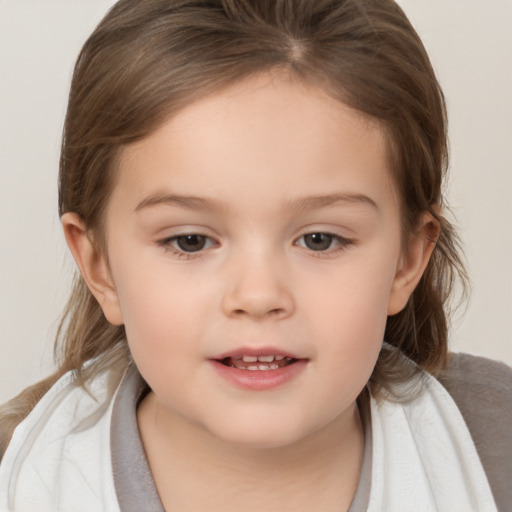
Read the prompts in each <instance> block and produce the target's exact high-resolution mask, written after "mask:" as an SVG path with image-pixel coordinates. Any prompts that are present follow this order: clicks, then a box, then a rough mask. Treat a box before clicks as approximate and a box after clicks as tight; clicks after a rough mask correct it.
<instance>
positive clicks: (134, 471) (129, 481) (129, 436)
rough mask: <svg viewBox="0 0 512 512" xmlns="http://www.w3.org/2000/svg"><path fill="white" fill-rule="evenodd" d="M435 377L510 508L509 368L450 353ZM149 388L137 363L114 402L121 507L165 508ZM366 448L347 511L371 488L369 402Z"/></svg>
mask: <svg viewBox="0 0 512 512" xmlns="http://www.w3.org/2000/svg"><path fill="white" fill-rule="evenodd" d="M439 381H440V382H441V384H443V386H444V387H445V388H446V389H447V390H448V392H449V393H450V394H451V396H452V398H453V399H454V400H455V402H456V403H457V405H458V407H459V409H460V411H461V413H462V416H463V417H464V420H465V421H466V424H467V426H468V429H469V431H470V433H471V436H472V438H473V441H474V443H475V446H476V449H477V451H478V454H479V456H480V460H481V461H482V465H483V467H484V470H485V472H486V475H487V478H488V480H489V483H490V486H491V489H492V492H493V495H494V499H495V501H496V505H497V507H498V511H499V512H510V511H512V369H511V368H509V367H508V366H506V365H505V364H503V363H500V362H497V361H491V360H489V359H485V358H482V357H476V356H471V355H469V354H451V355H450V361H449V364H448V367H447V368H446V370H445V371H444V372H443V374H442V375H441V376H439ZM147 391H148V388H147V385H146V383H145V382H144V381H143V380H142V378H141V377H140V375H139V374H138V372H137V370H136V368H135V367H132V368H131V369H130V371H129V372H128V373H127V375H126V376H125V378H124V380H123V383H122V384H121V387H120V389H119V393H118V395H117V397H116V401H115V404H114V411H113V415H112V427H111V432H112V436H111V445H112V467H113V473H114V482H115V486H116V492H117V496H118V500H119V505H120V508H121V512H139V511H140V510H144V511H145V512H165V511H164V508H163V506H162V503H161V501H160V499H159V497H158V492H157V490H156V487H155V483H154V480H153V477H152V475H151V470H150V468H149V465H148V462H147V459H146V456H145V453H144V448H143V446H142V442H141V439H140V436H139V431H138V427H137V417H136V410H137V406H138V404H139V403H140V401H141V400H142V398H143V397H144V396H145V394H146V393H147ZM360 413H361V418H362V421H363V428H364V435H365V448H364V456H363V464H362V468H361V473H360V477H359V485H358V488H357V491H356V494H355V496H354V500H353V501H352V505H351V506H350V509H349V510H348V512H364V511H365V510H366V509H367V506H368V500H369V496H370V488H371V465H372V461H371V454H372V445H371V440H372V435H371V418H370V410H369V408H368V407H361V408H360Z"/></svg>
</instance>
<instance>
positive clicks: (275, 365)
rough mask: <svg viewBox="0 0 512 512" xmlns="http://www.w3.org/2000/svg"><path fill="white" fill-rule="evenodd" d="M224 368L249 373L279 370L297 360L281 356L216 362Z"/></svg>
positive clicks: (238, 357) (250, 356)
mask: <svg viewBox="0 0 512 512" xmlns="http://www.w3.org/2000/svg"><path fill="white" fill-rule="evenodd" d="M218 361H219V362H220V363H221V364H223V365H224V366H228V367H230V368H238V369H239V370H249V371H269V370H279V369H280V368H284V367H285V366H289V365H291V364H293V363H296V362H297V361H298V359H296V358H294V357H288V356H285V355H282V354H268V355H260V356H253V355H242V356H236V357H232V356H228V357H224V358H222V359H221V360H218Z"/></svg>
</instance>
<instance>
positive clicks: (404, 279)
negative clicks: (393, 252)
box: [388, 213, 440, 316]
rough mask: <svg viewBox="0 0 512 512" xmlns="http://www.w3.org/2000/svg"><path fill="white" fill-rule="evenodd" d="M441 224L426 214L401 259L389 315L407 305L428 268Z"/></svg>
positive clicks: (391, 296)
mask: <svg viewBox="0 0 512 512" xmlns="http://www.w3.org/2000/svg"><path fill="white" fill-rule="evenodd" d="M439 230H440V228H439V223H438V221H437V220H436V219H435V218H434V216H433V215H432V214H430V213H425V214H424V215H423V217H422V218H421V220H420V222H419V224H418V230H417V232H416V234H415V235H414V236H413V237H412V238H411V240H410V241H409V244H408V247H407V250H406V251H405V253H404V254H403V255H402V257H401V258H400V262H399V265H398V268H397V272H396V275H395V279H394V281H393V287H392V289H391V294H390V297H389V301H388V315H389V316H391V315H396V314H397V313H399V312H400V311H402V309H403V308H404V307H405V305H406V304H407V301H408V300H409V297H410V296H411V294H412V292H413V291H414V289H415V288H416V286H417V285H418V283H419V281H420V279H421V276H422V275H423V273H424V272H425V269H426V268H427V265H428V262H429V261H430V257H431V256H432V252H433V250H434V248H435V246H436V242H437V238H438V236H439Z"/></svg>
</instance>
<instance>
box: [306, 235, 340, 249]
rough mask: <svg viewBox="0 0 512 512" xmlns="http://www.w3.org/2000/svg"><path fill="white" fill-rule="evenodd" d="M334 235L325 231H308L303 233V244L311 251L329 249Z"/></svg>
mask: <svg viewBox="0 0 512 512" xmlns="http://www.w3.org/2000/svg"><path fill="white" fill-rule="evenodd" d="M333 239H334V236H333V235H329V234H327V233H310V234H308V235H304V245H305V247H307V248H308V249H311V250H312V251H326V250H327V249H330V247H331V245H332V242H333Z"/></svg>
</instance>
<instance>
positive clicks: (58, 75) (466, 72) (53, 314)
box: [0, 0, 512, 402]
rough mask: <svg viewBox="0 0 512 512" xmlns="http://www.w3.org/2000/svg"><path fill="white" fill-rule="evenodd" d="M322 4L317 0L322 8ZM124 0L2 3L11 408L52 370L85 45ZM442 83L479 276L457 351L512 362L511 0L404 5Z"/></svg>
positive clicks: (0, 220)
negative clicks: (65, 135) (65, 180)
mask: <svg viewBox="0 0 512 512" xmlns="http://www.w3.org/2000/svg"><path fill="white" fill-rule="evenodd" d="M312 1H313V0H312ZM112 4H113V1H112V0H44V1H42V0H0V179H1V182H0V384H1V385H0V402H2V401H4V400H6V399H7V398H9V397H11V396H12V395H13V394H14V393H17V392H18V391H20V390H21V389H22V388H24V387H25V386H27V385H28V384H30V383H32V382H34V381H35V380H37V379H39V378H42V377H43V376H45V375H46V374H47V373H48V372H49V371H50V370H51V368H52V365H51V362H52V344H53V338H54V335H55V330H56V327H57V323H58V317H59V314H60V311H61V309H62V307H63V304H64V302H65V298H66V296H67V290H68V287H69V281H70V277H71V275H72V272H73V269H74V263H73V262H72V260H71V257H69V256H68V255H67V251H66V248H65V245H64V242H63V237H62V235H61V231H60V225H59V219H58V216H57V206H56V205H57V185H56V184H57V169H58V156H59V145H60V135H61V129H62V123H63V118H64V113H65V106H66V96H67V90H68V86H69V81H70V76H71V69H72V66H73V63H74V60H75V58H76V55H77V53H78V51H79V48H80V46H81V44H82V43H83V41H84V40H85V38H86V37H87V35H88V34H89V33H90V32H91V30H92V29H93V28H94V26H95V25H96V23H97V22H98V21H99V20H100V18H101V16H102V15H103V14H104V12H106V10H107V8H108V7H110V6H111V5H112ZM400 4H401V5H402V6H403V8H404V9H405V11H406V13H407V14H408V15H409V17H410V19H411V21H412V22H413V24H414V25H415V27H416V28H417V30H418V31H419V33H420V35H421V37H422V38H423V40H424V43H425V45H426V47H427V50H428V51H429V53H430V56H431V59H432V61H433V63H434V67H435V69H436V71H437V73H438V75H439V78H440V80H441V83H442V85H443V87H444V90H445V93H446V96H447V100H448V107H449V115H450V137H451V148H452V163H451V180H450V186H449V194H448V197H449V200H450V202H451V205H452V207H453V209H454V211H455V213H456V216H457V219H458V224H459V226H460V227H461V232H462V238H463V241H464V244H465V247H466V257H467V260H468V267H469V271H470V274H471V277H472V280H473V293H472V299H471V302H470V304H469V307H468V309H467V312H466V314H465V316H463V317H459V318H458V319H456V321H455V325H454V328H453V331H452V348H453V349H454V350H457V351H467V352H472V353H475V354H480V355H485V356H488V357H491V358H495V359H502V360H505V361H506V362H508V363H509V364H511V363H512V207H511V191H512V0H489V1H488V2H482V1H481V0H401V1H400Z"/></svg>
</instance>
